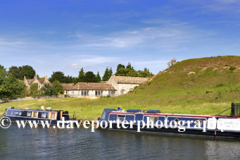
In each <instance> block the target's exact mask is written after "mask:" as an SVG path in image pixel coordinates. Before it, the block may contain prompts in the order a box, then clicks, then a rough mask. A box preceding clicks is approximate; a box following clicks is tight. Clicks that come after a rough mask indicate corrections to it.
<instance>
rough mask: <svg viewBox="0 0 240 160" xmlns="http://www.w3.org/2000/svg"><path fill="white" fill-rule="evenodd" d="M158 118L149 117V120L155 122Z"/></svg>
mask: <svg viewBox="0 0 240 160" xmlns="http://www.w3.org/2000/svg"><path fill="white" fill-rule="evenodd" d="M157 120H158V117H149V121H152V122H153V123H156V122H157Z"/></svg>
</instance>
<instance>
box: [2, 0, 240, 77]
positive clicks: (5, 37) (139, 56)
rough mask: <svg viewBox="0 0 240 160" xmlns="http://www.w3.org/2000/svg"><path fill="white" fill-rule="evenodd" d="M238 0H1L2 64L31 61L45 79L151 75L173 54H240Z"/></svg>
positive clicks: (165, 65)
mask: <svg viewBox="0 0 240 160" xmlns="http://www.w3.org/2000/svg"><path fill="white" fill-rule="evenodd" d="M239 51H240V1H238V0H211V1H209V0H148V1H146V0H11V1H9V0H0V65H2V66H4V67H5V68H7V69H8V68H10V67H11V66H23V65H30V66H32V67H33V68H34V70H35V71H36V73H37V74H38V75H39V76H40V77H44V76H45V75H47V76H48V77H50V76H51V75H52V73H53V72H56V71H62V72H63V73H64V74H65V75H70V76H75V77H76V76H78V74H79V71H80V69H81V68H82V67H83V69H84V71H85V72H87V71H93V72H94V73H95V74H96V73H97V72H98V71H99V73H100V75H101V76H102V75H103V74H104V71H105V69H106V67H112V69H113V72H114V73H115V72H116V68H117V65H118V64H120V63H121V64H124V65H127V64H128V62H130V63H131V64H132V66H133V67H134V69H135V70H143V69H144V68H145V67H146V68H148V69H149V70H150V72H152V73H153V74H156V73H158V72H159V71H162V70H164V69H166V68H167V62H168V61H170V60H171V59H173V58H176V59H177V61H182V60H185V59H190V58H200V57H211V56H221V55H238V56H240V52H239Z"/></svg>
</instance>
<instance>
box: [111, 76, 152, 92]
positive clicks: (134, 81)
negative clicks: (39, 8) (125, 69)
mask: <svg viewBox="0 0 240 160" xmlns="http://www.w3.org/2000/svg"><path fill="white" fill-rule="evenodd" d="M148 79H149V78H145V77H127V76H111V77H110V79H109V80H108V81H107V83H108V84H112V85H113V86H114V88H115V89H116V90H117V95H123V94H126V93H127V92H129V91H131V90H133V89H134V87H136V86H139V85H140V84H142V83H143V82H147V81H148Z"/></svg>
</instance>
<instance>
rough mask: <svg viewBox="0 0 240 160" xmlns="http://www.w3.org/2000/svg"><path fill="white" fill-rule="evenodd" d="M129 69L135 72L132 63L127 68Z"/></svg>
mask: <svg viewBox="0 0 240 160" xmlns="http://www.w3.org/2000/svg"><path fill="white" fill-rule="evenodd" d="M126 68H127V69H130V70H133V67H132V65H131V63H130V62H128V65H127V67H126Z"/></svg>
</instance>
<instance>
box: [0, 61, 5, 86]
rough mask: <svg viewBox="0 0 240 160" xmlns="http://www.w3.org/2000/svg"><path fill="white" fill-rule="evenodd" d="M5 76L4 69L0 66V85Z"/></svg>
mask: <svg viewBox="0 0 240 160" xmlns="http://www.w3.org/2000/svg"><path fill="white" fill-rule="evenodd" d="M6 76H7V72H6V68H4V67H3V66H2V65H0V85H1V84H2V82H3V79H4V78H6Z"/></svg>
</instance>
